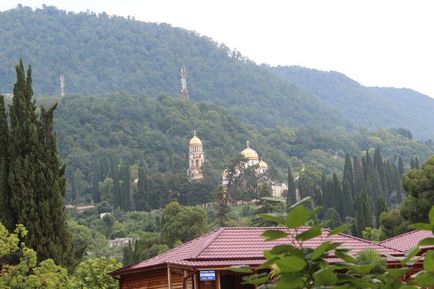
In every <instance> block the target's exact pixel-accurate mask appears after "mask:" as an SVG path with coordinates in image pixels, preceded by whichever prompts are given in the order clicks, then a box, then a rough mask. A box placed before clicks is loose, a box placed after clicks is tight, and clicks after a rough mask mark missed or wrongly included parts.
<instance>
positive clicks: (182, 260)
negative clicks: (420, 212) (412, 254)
mask: <svg viewBox="0 0 434 289" xmlns="http://www.w3.org/2000/svg"><path fill="white" fill-rule="evenodd" d="M270 229H273V230H283V231H286V232H288V233H290V235H291V233H292V234H294V233H295V231H294V230H293V229H287V228H278V227H273V228H268V227H261V228H258V227H227V228H220V229H218V230H215V231H213V232H210V233H208V234H206V235H203V236H201V237H199V238H197V239H194V240H192V241H190V242H187V243H185V244H183V245H181V246H179V247H177V248H174V249H172V250H170V251H167V252H165V253H163V254H161V255H159V256H156V257H154V258H151V259H148V260H146V261H143V262H141V263H139V264H135V265H129V266H126V267H124V268H121V269H119V270H117V271H115V272H113V274H115V275H119V274H122V273H124V272H128V271H135V270H140V269H145V268H149V267H153V266H158V265H163V264H176V265H185V266H189V267H195V268H207V267H208V268H210V267H226V266H234V265H250V266H257V265H260V264H262V263H263V262H264V257H263V256H264V255H263V251H264V250H267V249H271V248H273V247H274V246H276V245H282V244H288V243H289V244H291V243H292V242H293V241H294V239H293V238H291V237H290V236H288V237H286V238H283V239H279V240H274V241H265V239H264V237H262V236H261V234H262V233H263V232H265V231H267V230H270ZM307 229H308V228H307V227H304V228H300V229H299V233H300V232H303V231H305V230H307ZM329 232H330V231H329V230H328V229H324V230H323V231H322V234H321V236H318V237H316V238H314V239H312V240H308V241H306V242H304V244H303V246H304V247H309V248H316V247H317V246H319V245H320V244H321V243H322V242H324V241H331V242H336V243H342V245H341V248H348V249H350V250H351V253H353V254H354V253H357V252H359V251H361V250H364V249H368V248H370V249H373V250H375V251H377V252H379V253H380V254H381V255H383V256H387V255H390V256H403V255H404V254H403V253H402V252H401V251H398V250H395V249H393V248H388V247H385V246H381V245H378V244H375V243H373V242H371V241H368V240H364V239H360V238H356V237H353V236H350V235H346V234H337V235H333V236H329ZM330 257H331V259H330V260H333V261H334V262H336V261H337V259H336V258H335V257H334V256H330Z"/></svg>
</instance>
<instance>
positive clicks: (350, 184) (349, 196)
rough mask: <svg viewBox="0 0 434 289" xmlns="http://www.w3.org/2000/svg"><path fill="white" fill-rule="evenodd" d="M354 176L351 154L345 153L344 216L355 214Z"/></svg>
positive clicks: (343, 179)
mask: <svg viewBox="0 0 434 289" xmlns="http://www.w3.org/2000/svg"><path fill="white" fill-rule="evenodd" d="M353 195H354V178H353V165H352V163H351V158H350V155H349V154H346V155H345V165H344V174H343V178H342V195H341V198H342V217H346V216H353V215H354V210H353V206H352V204H353Z"/></svg>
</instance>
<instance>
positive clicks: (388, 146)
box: [40, 95, 434, 199]
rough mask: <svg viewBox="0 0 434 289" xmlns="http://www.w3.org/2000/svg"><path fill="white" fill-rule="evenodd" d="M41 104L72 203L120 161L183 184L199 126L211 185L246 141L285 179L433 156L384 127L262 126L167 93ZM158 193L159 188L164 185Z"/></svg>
mask: <svg viewBox="0 0 434 289" xmlns="http://www.w3.org/2000/svg"><path fill="white" fill-rule="evenodd" d="M40 101H41V102H42V103H43V104H48V103H52V102H53V101H58V103H59V105H58V109H57V110H56V114H55V125H56V131H57V139H58V145H59V151H60V154H61V157H62V158H63V159H64V160H65V162H66V164H67V178H68V185H69V187H68V198H71V196H72V195H79V194H82V193H84V195H85V199H86V198H87V197H89V194H91V191H92V186H97V185H98V182H102V181H104V178H105V177H106V176H107V174H108V171H109V169H110V166H111V164H113V163H118V162H121V163H126V164H131V165H132V164H136V165H137V164H140V163H142V162H143V163H144V166H145V167H146V170H147V172H148V174H149V178H150V180H155V181H156V182H160V181H161V180H164V183H165V185H170V186H173V190H175V189H176V188H177V187H179V185H178V186H177V185H176V184H177V182H179V181H182V179H183V178H184V179H185V171H186V168H187V146H188V141H189V139H190V138H191V137H192V133H193V130H194V129H196V130H197V132H198V136H199V137H200V138H201V140H202V142H203V144H204V149H205V155H206V161H207V166H208V168H207V170H208V173H209V176H210V178H211V179H210V180H209V182H210V186H211V187H212V188H214V187H213V186H215V185H217V184H218V183H219V181H220V178H221V172H222V170H223V169H224V167H225V166H226V165H227V164H228V163H229V162H230V161H231V160H232V159H234V158H236V157H237V156H238V154H239V152H240V151H241V150H242V149H243V148H244V147H245V142H246V140H250V143H251V146H252V147H253V148H254V149H255V150H257V152H258V153H259V155H260V156H261V157H263V158H264V160H266V161H267V162H268V163H269V165H270V166H271V167H272V168H273V169H274V174H275V175H276V177H277V178H280V179H281V180H282V181H283V180H285V173H286V169H287V167H288V166H292V167H293V168H294V169H295V170H297V169H300V168H301V167H302V166H303V164H304V165H305V166H306V167H307V168H309V169H311V170H312V171H323V172H326V173H331V172H340V171H341V170H342V167H343V156H344V154H345V153H347V152H348V153H351V154H353V155H360V154H361V152H362V151H363V150H366V149H369V148H374V147H380V148H381V150H382V152H383V153H384V155H385V157H386V158H388V159H390V160H392V161H395V162H396V161H397V158H398V156H401V157H402V158H403V159H404V162H405V163H406V164H408V162H409V160H410V158H412V157H414V156H415V155H418V156H419V157H420V159H421V160H424V159H426V158H427V157H428V156H430V155H431V154H433V153H434V151H433V148H430V147H428V146H426V145H423V144H420V143H417V142H415V141H413V140H410V139H408V138H406V137H404V136H402V135H399V134H397V133H393V132H390V131H387V130H379V131H377V132H373V133H368V132H365V131H360V132H358V133H355V134H354V135H350V134H348V133H347V132H346V131H345V130H342V129H336V130H334V131H331V132H327V131H322V130H319V129H315V128H299V129H288V128H284V127H278V128H274V129H266V128H258V127H256V126H252V125H251V124H249V123H246V122H245V121H243V120H241V119H239V118H238V117H237V116H236V115H234V114H233V113H231V112H229V111H228V110H226V109H224V108H222V107H219V106H217V105H215V104H211V103H204V102H199V103H198V102H192V101H187V100H183V99H181V98H174V97H167V96H160V97H158V98H157V99H152V98H149V97H142V96H127V95H108V96H105V97H83V96H67V97H64V98H53V97H44V98H41V99H40ZM162 177H164V178H162ZM95 184H96V185H95ZM155 188H156V189H157V188H158V189H159V190H161V189H162V187H161V184H156V185H155ZM166 189H167V190H170V188H169V189H168V188H167V187H166ZM74 190H77V192H73V191H74ZM208 190H209V188H208ZM208 193H209V191H208ZM86 196H87V197H86Z"/></svg>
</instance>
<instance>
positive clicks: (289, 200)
mask: <svg viewBox="0 0 434 289" xmlns="http://www.w3.org/2000/svg"><path fill="white" fill-rule="evenodd" d="M296 202H297V195H296V187H295V182H294V178H293V176H292V172H291V168H290V167H289V168H288V191H287V193H286V206H287V207H288V208H289V207H290V206H291V205H293V204H295V203H296Z"/></svg>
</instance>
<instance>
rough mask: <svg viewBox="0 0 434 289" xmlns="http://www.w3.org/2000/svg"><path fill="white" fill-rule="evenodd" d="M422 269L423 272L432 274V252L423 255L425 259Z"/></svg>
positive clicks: (433, 268) (433, 270)
mask: <svg viewBox="0 0 434 289" xmlns="http://www.w3.org/2000/svg"><path fill="white" fill-rule="evenodd" d="M423 269H425V271H429V272H433V273H434V251H432V250H430V251H428V252H426V253H425V259H424V260H423ZM433 281H434V280H433ZM433 284H434V283H433Z"/></svg>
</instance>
